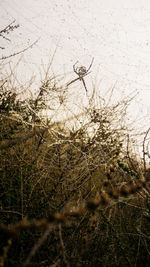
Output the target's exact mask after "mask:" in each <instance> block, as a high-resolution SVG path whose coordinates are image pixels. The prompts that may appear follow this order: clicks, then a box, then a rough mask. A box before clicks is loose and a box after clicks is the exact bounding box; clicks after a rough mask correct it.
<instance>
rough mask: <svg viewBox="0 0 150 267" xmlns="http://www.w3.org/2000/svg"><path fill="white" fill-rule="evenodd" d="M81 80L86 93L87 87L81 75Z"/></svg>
mask: <svg viewBox="0 0 150 267" xmlns="http://www.w3.org/2000/svg"><path fill="white" fill-rule="evenodd" d="M81 80H82V82H83V85H84V88H85V91H86V93H87V87H86V84H85V81H84V79H83V77H82V78H81Z"/></svg>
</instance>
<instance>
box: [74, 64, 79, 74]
mask: <svg viewBox="0 0 150 267" xmlns="http://www.w3.org/2000/svg"><path fill="white" fill-rule="evenodd" d="M78 62H79V61H77V62H76V63H75V64H74V65H73V71H74V72H75V73H76V74H78V73H77V71H76V68H75V66H76V65H77V63H78Z"/></svg>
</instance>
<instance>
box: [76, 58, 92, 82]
mask: <svg viewBox="0 0 150 267" xmlns="http://www.w3.org/2000/svg"><path fill="white" fill-rule="evenodd" d="M93 60H94V58H92V61H91V64H90V66H89V67H88V69H86V67H84V66H81V67H76V65H77V63H78V61H77V62H76V63H75V64H74V65H73V70H74V72H75V73H76V74H77V75H78V76H79V78H81V79H82V78H83V77H84V76H85V75H87V74H88V73H89V70H90V68H91V67H92V64H93Z"/></svg>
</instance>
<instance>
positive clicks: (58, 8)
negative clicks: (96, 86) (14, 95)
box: [0, 0, 150, 122]
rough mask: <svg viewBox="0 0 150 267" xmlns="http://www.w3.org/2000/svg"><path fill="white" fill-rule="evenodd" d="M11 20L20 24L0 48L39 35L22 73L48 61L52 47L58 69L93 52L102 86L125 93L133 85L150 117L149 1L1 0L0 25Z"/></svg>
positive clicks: (94, 71)
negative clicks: (114, 88)
mask: <svg viewBox="0 0 150 267" xmlns="http://www.w3.org/2000/svg"><path fill="white" fill-rule="evenodd" d="M14 19H15V20H16V23H19V25H20V27H19V28H18V29H17V30H15V31H14V32H13V33H12V42H11V44H10V43H9V42H8V43H6V42H5V47H6V49H5V51H4V50H3V51H0V53H3V55H7V53H8V51H12V52H14V51H18V50H19V49H22V48H25V47H27V46H28V45H30V44H31V43H32V42H34V41H35V40H37V39H38V42H37V44H36V45H35V46H34V47H33V48H32V49H31V50H28V51H27V52H26V53H25V54H24V57H23V62H24V63H23V67H22V74H23V75H22V74H21V75H22V76H23V77H26V75H27V73H28V72H29V73H30V74H31V72H32V71H33V72H34V71H35V69H38V66H40V65H41V64H42V61H41V59H42V60H43V62H44V64H46V63H47V62H48V61H49V59H50V57H51V55H52V54H53V53H54V50H55V48H56V47H57V52H56V56H55V60H54V68H55V71H56V72H57V74H58V73H60V74H62V73H63V72H64V73H68V72H70V71H72V66H73V64H74V63H75V62H76V61H77V60H79V61H80V63H81V65H85V66H87V67H88V65H89V64H90V62H91V60H92V58H93V57H94V63H93V66H92V72H91V74H90V75H91V78H93V79H94V77H95V76H96V75H98V77H96V78H98V79H99V80H101V86H103V87H106V88H107V86H108V87H109V86H113V85H114V84H116V86H117V87H118V88H120V90H122V92H123V91H124V94H128V93H130V92H133V91H135V90H136V91H137V92H138V93H139V95H138V99H137V102H136V103H138V107H139V110H140V112H141V113H142V112H145V113H144V114H146V117H147V118H146V119H147V120H148V122H150V120H149V118H150V104H149V103H150V1H149V0H132V1H131V0H126V1H124V0H105V1H104V0H92V1H91V0H42V1H41V0H26V1H24V0H0V25H1V28H2V27H3V26H6V25H7V24H8V23H9V22H12V20H14ZM25 70H26V71H25ZM20 72H21V71H20ZM97 73H98V74H97Z"/></svg>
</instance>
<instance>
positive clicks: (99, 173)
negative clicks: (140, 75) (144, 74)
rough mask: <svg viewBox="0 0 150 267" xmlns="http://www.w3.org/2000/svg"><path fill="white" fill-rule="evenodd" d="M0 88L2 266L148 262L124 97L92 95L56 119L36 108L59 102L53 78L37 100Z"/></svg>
mask: <svg viewBox="0 0 150 267" xmlns="http://www.w3.org/2000/svg"><path fill="white" fill-rule="evenodd" d="M67 89H68V88H64V91H65V90H66V94H67ZM0 90H1V91H0V113H1V123H0V127H1V131H0V162H1V166H0V173H1V176H0V177H1V178H0V206H1V209H0V214H1V224H0V233H1V235H0V236H1V251H0V252H1V257H0V266H4V264H5V266H70V265H72V266H149V263H150V256H149V249H150V246H149V238H150V237H149V220H150V213H149V212H150V203H149V185H148V184H149V172H148V170H146V169H144V168H143V167H142V164H141V162H139V160H137V159H136V157H135V155H134V154H133V153H132V151H131V148H129V147H130V144H129V142H127V140H128V139H127V138H126V137H128V134H129V131H128V129H127V127H125V122H124V116H125V111H126V109H127V106H128V104H129V101H130V100H129V99H126V100H124V101H122V103H117V104H115V105H110V106H109V105H105V104H103V105H102V104H101V105H100V106H99V107H98V106H94V104H93V102H92V101H93V99H94V96H92V98H91V99H89V106H88V107H86V108H83V109H84V110H83V111H82V113H81V114H79V115H78V116H77V115H75V116H74V118H71V119H70V120H69V118H68V119H64V120H63V119H62V120H61V121H57V122H54V120H52V118H54V114H51V115H50V116H49V119H47V118H46V119H45V117H44V116H42V113H41V111H42V110H43V109H45V108H46V106H47V105H49V106H51V101H56V99H57V98H58V99H60V93H61V92H60V90H59V88H57V87H56V84H54V83H53V80H45V81H44V82H43V83H42V85H41V87H40V89H39V92H38V94H37V96H36V98H35V99H28V100H22V101H21V100H20V99H19V98H18V96H17V94H16V93H14V92H13V90H12V88H8V85H7V82H4V80H3V81H1V87H0ZM49 96H51V98H50V97H49ZM54 96H55V97H54ZM48 99H52V100H51V101H50V100H48ZM66 99H67V98H66ZM61 105H62V106H63V105H64V106H65V100H63V101H62V102H61ZM54 112H55V111H54ZM71 120H72V121H73V122H72V124H71ZM69 121H70V128H69V127H68V122H69ZM81 121H82V122H81ZM83 122H84V123H83ZM71 125H72V126H71ZM73 125H74V126H73ZM126 147H127V148H126Z"/></svg>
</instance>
